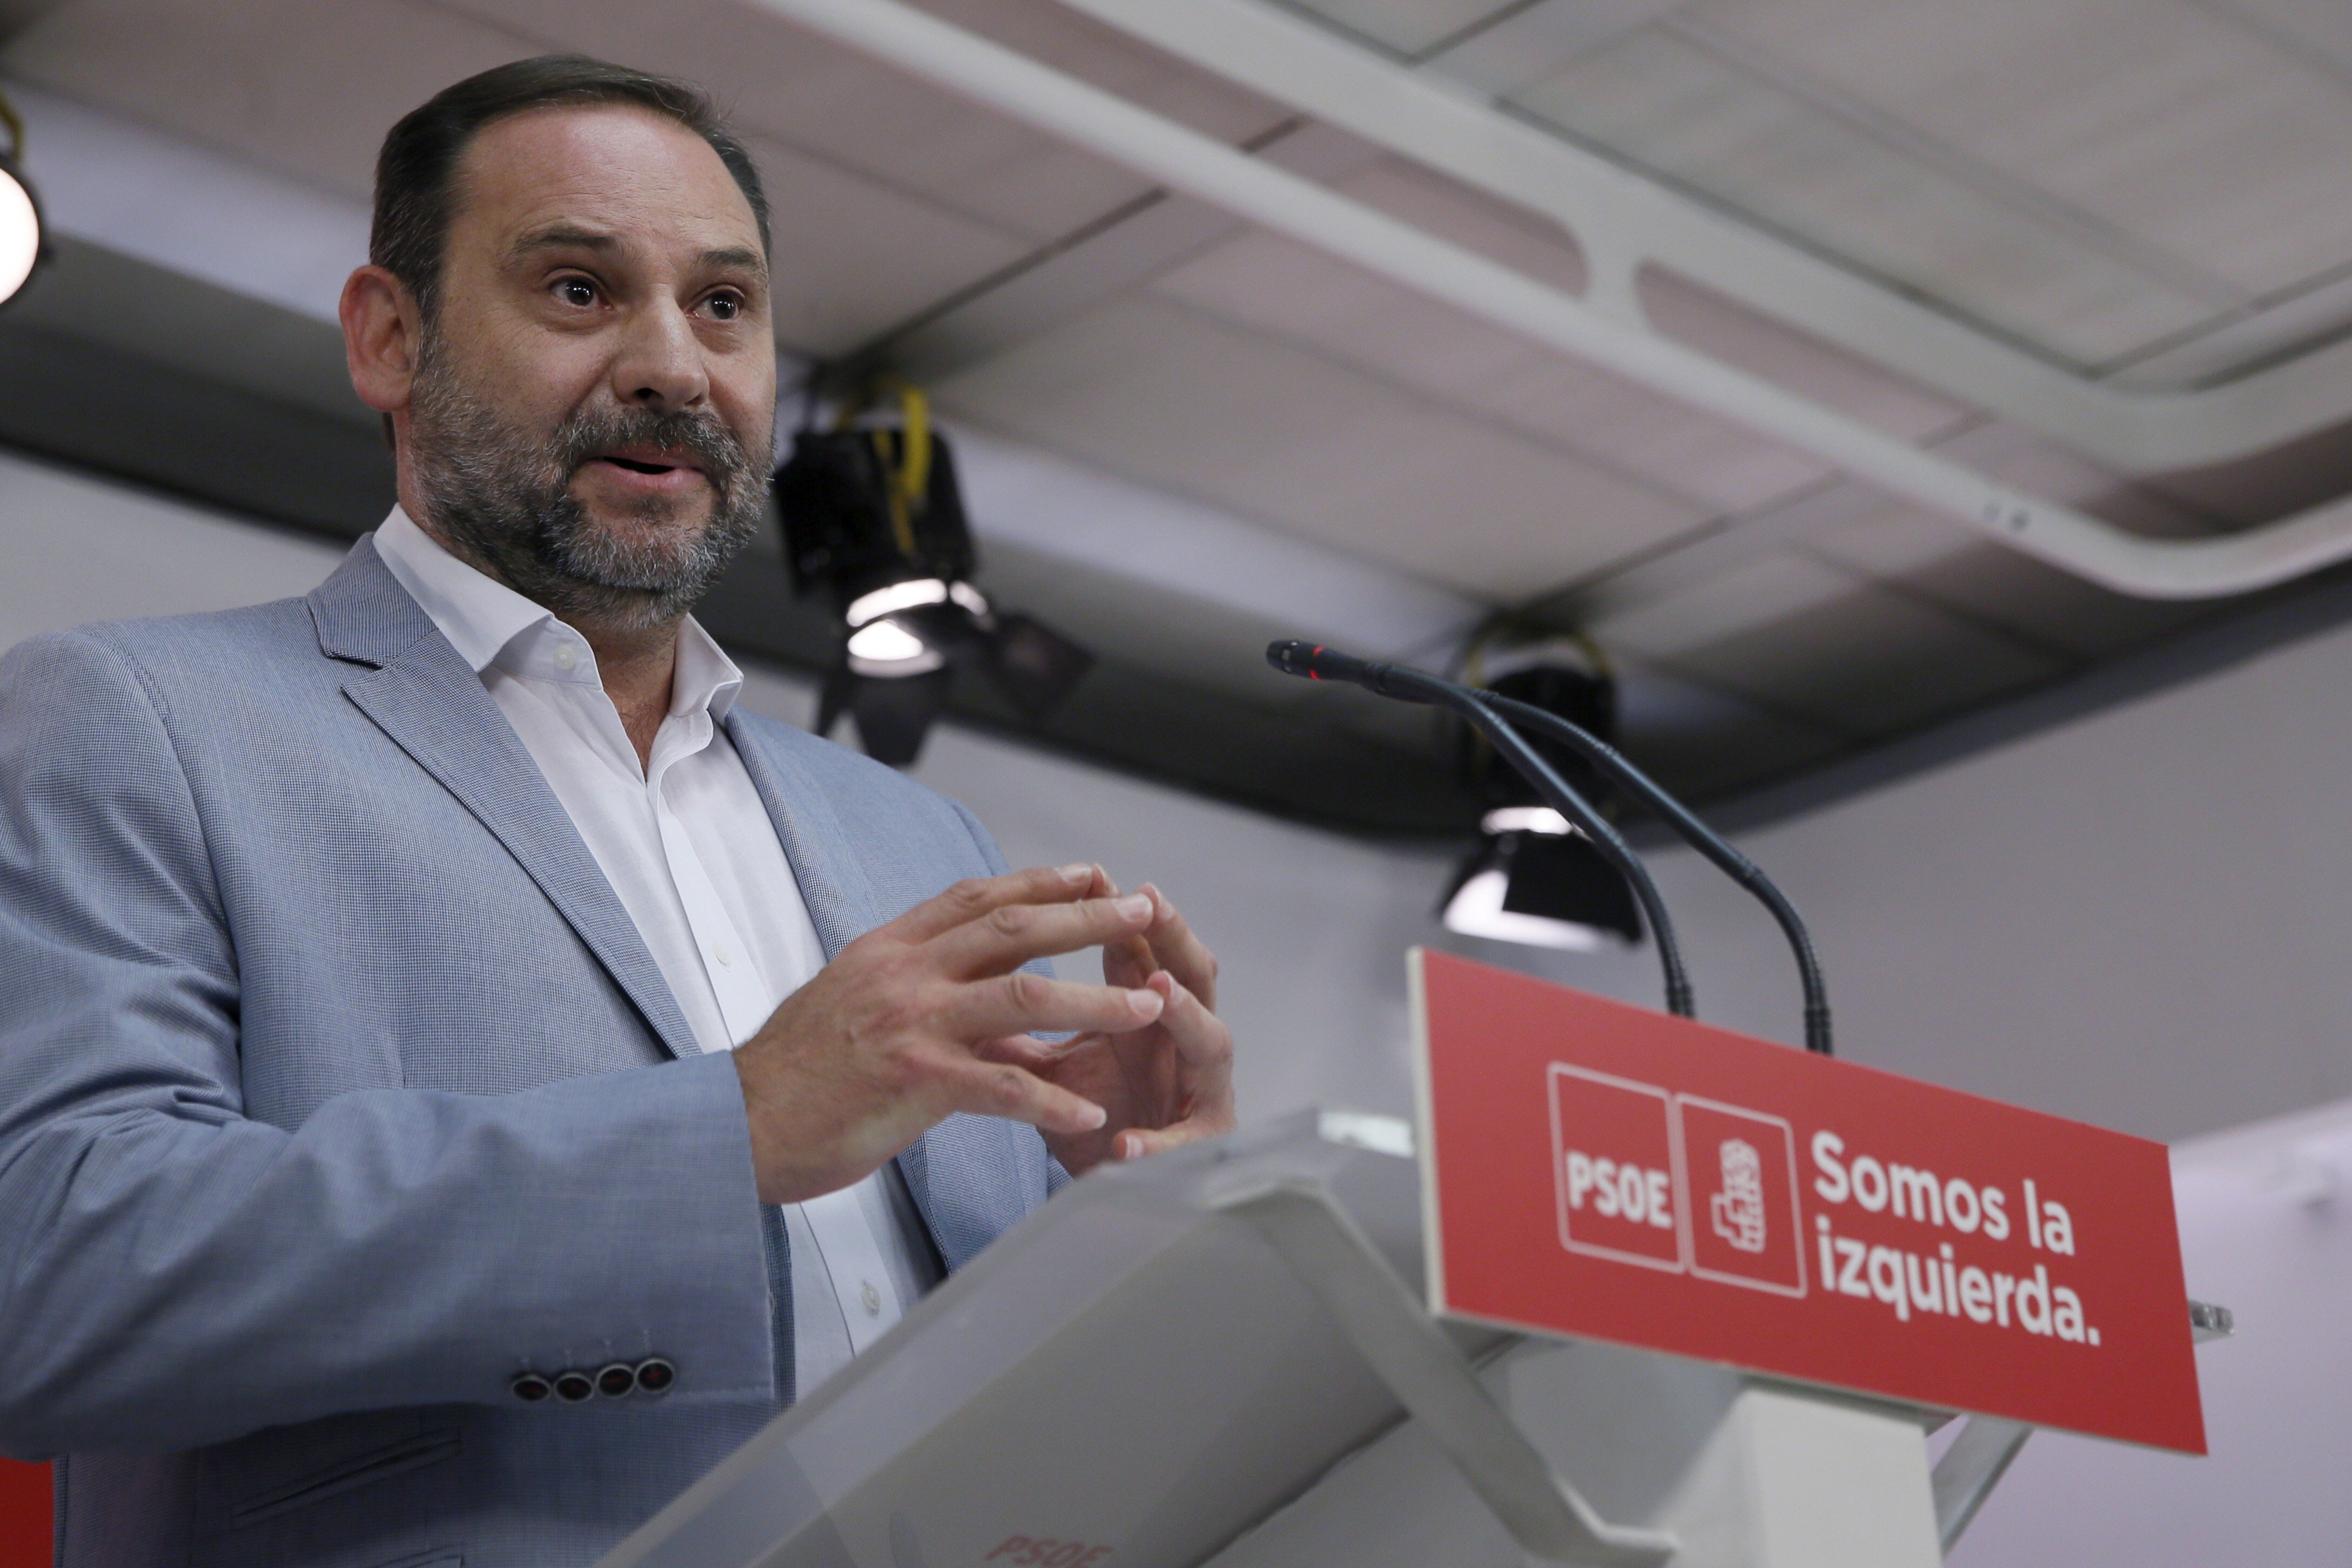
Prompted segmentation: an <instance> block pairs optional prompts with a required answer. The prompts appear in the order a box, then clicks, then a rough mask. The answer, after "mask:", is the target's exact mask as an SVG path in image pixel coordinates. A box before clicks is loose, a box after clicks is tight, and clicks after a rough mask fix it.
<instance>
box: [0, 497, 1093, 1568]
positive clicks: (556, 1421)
mask: <svg viewBox="0 0 2352 1568" xmlns="http://www.w3.org/2000/svg"><path fill="white" fill-rule="evenodd" d="M728 730H729V733H730V735H731V736H732V737H733V739H734V742H735V746H736V748H737V750H738V751H739V752H740V754H741V756H742V758H743V762H744V766H745V767H746V768H748V769H749V770H750V772H751V779H752V781H753V782H754V784H756V785H757V786H758V788H759V791H760V795H761V799H762V800H764V801H765V802H766V804H767V808H768V811H769V814H770V816H771V817H772V819H773V820H774V822H775V825H776V831H777V833H778V834H779V835H780V836H781V838H782V841H783V846H784V850H785V852H786V854H787V855H788V856H789V858H790V860H791V862H792V866H793V873H794V874H795V875H796V877H797V878H798V880H799V883H800V888H801V893H802V895H803V897H804V898H805V899H806V901H807V904H808V908H809V913H810V914H811V915H813V916H814V920H815V924H816V929H817V932H818V934H819V936H821V937H822V938H823V940H824V948H825V952H826V954H827V955H828V956H831V955H832V954H834V953H835V952H837V951H839V949H840V948H841V946H842V945H843V944H844V943H845V942H847V941H848V940H850V939H851V938H852V937H854V936H856V935H858V934H859V933H860V932H862V931H865V930H866V929H868V928H870V927H872V926H874V925H877V924H879V923H881V922H883V921H885V920H887V919H889V918H891V917H892V916H894V915H897V914H898V913H899V912H900V911H902V910H904V909H906V908H908V906H909V905H911V904H916V903H918V902H919V901H920V900H922V899H924V898H927V897H929V896H930V895H931V894H935V893H937V892H939V891H940V889H941V888H943V887H945V886H946V885H947V884H948V883H951V882H953V881H955V880H956V879H958V878H960V877H966V876H974V875H983V874H986V873H991V872H992V871H995V870H999V869H1002V864H1003V862H1002V860H1001V858H1000V857H999V856H998V855H997V853H996V851H995V849H994V846H993V845H992V843H991V842H990V841H989V839H988V837H987V835H986V833H985V832H984V831H982V829H981V827H980V826H979V824H978V823H977V822H975V821H973V820H972V819H971V816H970V815H969V814H968V813H967V812H965V811H964V810H962V808H961V807H959V806H956V805H954V804H952V803H950V802H949V801H946V800H941V799H940V798H939V797H938V796H936V795H933V794H931V793H930V792H929V791H928V790H925V789H922V788H920V787H919V786H918V785H915V784H913V783H911V782H909V781H908V780H907V779H903V778H901V777H899V776H898V774H896V773H893V772H891V771H890V770H889V769H887V768H881V767H877V766H876V765H875V764H873V763H871V762H869V761H867V760H866V758H862V757H859V756H857V755H856V754H854V753H852V752H849V751H846V750H844V749H842V748H840V747H835V746H831V745H829V744H827V743H825V742H824V741H822V740H819V739H816V738H814V737H811V736H808V735H806V734H803V733H802V732H801V731H798V730H795V729H793V728H790V727H785V726H782V725H777V724H773V723H770V722H768V721H765V720H762V719H759V718H756V717H752V716H748V715H745V714H743V713H742V712H741V710H740V709H739V710H737V712H736V714H735V715H733V716H730V719H729V721H728ZM899 1163H900V1168H901V1169H902V1171H903V1172H904V1174H905V1176H906V1179H907V1183H908V1187H909V1189H910V1190H911V1192H912V1194H913V1196H914V1199H915V1202H916V1204H917V1206H918V1207H919V1208H920V1209H921V1211H922V1214H923V1217H924V1218H925V1219H926V1221H927V1222H928V1223H929V1228H930V1232H931V1237H932V1239H933V1240H934V1241H935V1242H936V1244H937V1246H938V1247H939V1249H940V1254H941V1256H942V1258H943V1259H944V1260H945V1261H946V1262H947V1264H948V1265H949V1266H950V1268H952V1267H955V1266H957V1265H959V1264H961V1263H962V1262H963V1261H964V1260H967V1259H969V1258H970V1257H971V1255H972V1254H973V1253H974V1252H976V1251H977V1250H978V1249H980V1248H981V1247H982V1245H984V1244H985V1243H986V1242H987V1241H989V1240H990V1239H992V1238H993V1237H994V1236H996V1235H997V1234H998V1233H999V1232H1001V1231H1002V1230H1003V1229H1004V1228H1006V1227H1007V1226H1009V1225H1010V1224H1012V1223H1013V1221H1014V1220H1016V1219H1018V1218H1020V1217H1021V1216H1022V1215H1023V1214H1024V1213H1026V1212H1028V1211H1029V1210H1031V1209H1033V1208H1034V1207H1037V1206H1038V1205H1039V1204H1041V1203H1043V1202H1044V1201H1045V1197H1046V1196H1047V1192H1048V1189H1049V1187H1050V1186H1053V1185H1057V1183H1058V1180H1059V1179H1062V1178H1061V1173H1060V1171H1059V1168H1058V1167H1057V1166H1054V1165H1053V1164H1052V1162H1051V1161H1050V1160H1049V1158H1048V1157H1047V1155H1046V1152H1045V1145H1044V1144H1043V1142H1042V1141H1041V1140H1040V1139H1039V1138H1038V1137H1037V1135H1036V1134H1035V1133H1034V1132H1033V1131H1032V1130H1030V1129H1028V1128H1026V1127H1024V1126H1020V1125H1017V1124H1013V1123H1009V1122H1003V1121H997V1120H993V1119H988V1118H981V1117H971V1116H957V1117H951V1118H950V1119H949V1120H948V1121H947V1122H945V1123H942V1124H940V1126H938V1127H937V1128H935V1129H933V1130H932V1131H931V1132H930V1133H929V1134H928V1135H927V1136H925V1137H924V1138H923V1139H922V1140H921V1141H920V1142H919V1144H917V1145H915V1146H914V1147H913V1148H912V1149H910V1150H908V1152H907V1153H906V1154H905V1155H902V1156H900V1161H899ZM768 1229H769V1228H767V1227H763V1225H762V1223H761V1218H760V1209H759V1207H758V1204H757V1202H756V1199H755V1197H754V1195H753V1186H752V1175H751V1152H750V1145H749V1137H748V1134H747V1131H746V1126H745V1121H744V1115H743V1105H742V1098H741V1094H740V1091H739V1089H738V1086H737V1080H736V1076H735V1069H734V1067H733V1065H732V1063H731V1062H730V1060H729V1059H728V1058H727V1057H725V1056H702V1055H699V1054H698V1053H697V1051H696V1050H695V1046H694V1043H693V1040H692V1039H691V1038H690V1036H689V1034H688V1029H687V1024H686V1020H685V1019H684V1017H683V1016H682V1015H681V1013H680V1012H679V1009H678V1007H677V1002H676V1001H675V1000H674V999H673V998H672V997H671V996H670V994H669V992H668V990H667V988H666V987H665V985H664V983H663V980H662V977H661V974H660V971H659V970H658V969H657V968H656V966H655V964H654V960H653V957H652V956H651V954H650V953H648V951H647V950H646V946H645V944H644V942H643V940H642V939H641V938H640V937H639V936H638V934H637V932H636V929H635V926H634V925H632V924H631V922H630V920H629V917H628V915H626V914H625V912H624V910H623V908H622V906H621V903H620V900H619V899H618V898H617V897H616V896H615V895H614V893H613V891H612V888H611V887H610V885H609V884H608V883H606V882H605V881H604V877H603V875H602V874H601V873H599V871H598V870H597V867H596V863H595V862H594V860H593V858H592V857H591V856H590V854H589V852H588V850H587V848H586V846H585V845H584V844H583V843H582V841H581V840H580V837H579V835H578V834H577V833H576V832H575V831H573V829H572V823H571V820H570V818H569V817H568V816H566V814H565V812H564V810H563V808H562V805H561V804H560V803H559V802H558V801H557V800H556V798H555V796H554V794H553V793H552V792H551V790H550V789H549V788H548V786H547V784H546V783H545V781H544V780H543V779H542V778H541V775H540V773H539V770H538V768H537V767H536V766H535V765H534V764H533V763H532V761H531V758H530V754H529V753H528V752H527V751H525V750H524V748H523V747H522V744H521V743H520V741H519V740H518V739H517V738H516V737H515V734H514V731H513V730H512V728H511V727H509V725H508V723H507V721H506V719H505V717H504V716H503V715H501V714H500V713H499V709H498V706H497V705H496V704H495V703H493V702H492V701H491V699H490V697H489V696H488V694H487V693H486V692H485V691H484V690H483V688H482V684H481V682H480V681H479V679H478V678H477V677H476V675H475V674H474V672H473V671H472V670H471V669H470V668H468V667H467V664H466V663H465V662H464V661H463V660H462V659H461V658H459V657H458V655H457V652H456V650H454V649H453V648H451V647H450V645H449V643H447V641H446V639H445V638H443V637H442V635H441V634H440V632H438V631H437V630H436V628H435V627H434V625H433V623H432V622H431V621H430V620H429V619H428V618H427V617H426V616H425V612H423V611H422V610H420V609H419V608H418V607H417V605H416V603H415V601H413V600H412V599H410V598H409V596H408V594H407V593H406V591H404V590H403V589H402V588H401V587H400V586H399V584H398V582H397V581H396V580H394V578H393V577H392V575H391V573H390V572H389V571H387V570H385V569H384V567H383V563H382V561H381V560H380V559H378V558H377V556H376V554H375V550H374V547H373V544H372V543H371V542H369V541H367V540H362V542H361V543H360V544H359V546H358V547H357V548H356V549H353V550H352V553H351V555H350V556H349V557H348V558H347V559H345V560H344V561H343V563H342V565H341V567H340V568H339V569H338V570H336V571H335V573H334V575H333V576H332V577H331V578H329V579H328V580H327V581H326V582H325V583H324V584H322V585H321V586H320V588H319V589H318V591H316V592H314V593H312V594H311V595H310V597H309V598H308V599H305V600H289V601H282V602H279V603H275V604H265V605H260V606H257V607H256V608H253V609H250V610H241V611H234V612H226V613H223V614H217V615H203V616H192V617H185V618H180V619H173V620H164V621H148V622H122V623H118V624H112V625H102V626H93V627H89V628H85V629H83V630H80V631H78V632H66V633H63V634H60V635H55V636H47V637H40V638H36V639H34V640H32V641H31V642H28V643H25V644H23V645H21V646H20V647H18V648H17V649H16V650H15V651H14V652H13V653H10V654H9V655H8V656H7V658H6V659H5V661H0V1451H5V1452H8V1453H11V1454H16V1455H20V1456H25V1457H46V1456H55V1455H67V1456H70V1457H68V1458H65V1459H63V1460H62V1461H61V1462H60V1463H59V1465H58V1470H57V1476H58V1498H59V1507H58V1516H59V1524H60V1530H61V1532H62V1537H61V1555H60V1558H59V1561H60V1563H63V1564H67V1565H68V1568H98V1565H101V1564H103V1565H107V1568H113V1565H116V1564H126V1565H127V1564H138V1565H141V1568H146V1565H149V1564H161V1563H172V1564H179V1563H187V1564H215V1563H217V1564H236V1565H238V1568H256V1565H268V1564H281V1563H283V1564H297V1563H299V1564H303V1565H305V1568H309V1565H317V1568H388V1565H391V1564H401V1565H403V1568H424V1565H426V1564H431V1565H433V1568H448V1565H451V1564H457V1563H464V1564H467V1568H507V1565H509V1564H511V1565H518V1568H520V1565H531V1568H537V1565H541V1564H586V1563H592V1562H593V1561H594V1560H595V1559H596V1558H597V1557H598V1556H599V1555H601V1554H602V1553H603V1552H604V1550H605V1549H606V1548H607V1547H608V1546H610V1545H611V1544H612V1543H613V1542H616V1541H617V1540H619V1539H620V1538H621V1537H622V1536H623V1535H624V1534H625V1533H626V1532H627V1531H629V1530H630V1529H632V1528H633V1527H634V1526H635V1525H636V1524H637V1523H639V1522H640V1521H643V1520H644V1519H646V1517H647V1516H648V1515H650V1514H651V1513H653V1512H654V1511H656V1509H657V1508H659V1507H660V1506H661V1505H662V1504H663V1503H664V1502H666V1501H667V1500H669V1499H670V1498H671V1497H673V1496H674V1495H676V1494H677V1492H678V1491H680V1490H683V1489H684V1488H685V1487H686V1486H687V1485H688V1483H689V1482H691V1481H692V1480H693V1479H695V1478H696V1477H698V1476H699V1475H700V1474H701V1473H702V1472H703V1471H704V1470H706V1469H709V1467H710V1466H712V1465H713V1464H715V1463H716V1462H717V1461H718V1460H719V1459H720V1458H724V1457H725V1456H726V1455H727V1454H728V1453H729V1452H730V1451H731V1450H732V1449H733V1448H735V1447H736V1446H737V1445H738V1444H740V1443H741V1442H742V1441H743V1440H744V1439H745V1438H747V1437H750V1436H751V1434H752V1433H753V1432H755V1431H757V1430H758V1429H759V1427H761V1425H762V1424H764V1423H765V1422H766V1421H768V1420H769V1419H770V1418H772V1416H774V1415H775V1414H776V1413H777V1410H778V1409H779V1407H780V1403H781V1401H782V1399H784V1398H786V1397H789V1390H788V1389H785V1388H782V1387H780V1386H779V1368H780V1367H782V1369H784V1371H783V1375H784V1376H785V1377H787V1378H788V1377H789V1369H790V1366H791V1352H790V1344H789V1339H788V1335H789V1323H788V1321H786V1322H783V1323H782V1325H781V1326H780V1323H779V1317H780V1316H781V1317H782V1318H784V1319H786V1320H788V1317H789V1314H788V1313H785V1314H776V1313H772V1311H771V1291H772V1281H777V1280H779V1278H780V1275H779V1272H778V1271H779V1270H781V1269H782V1260H781V1259H779V1258H778V1257H777V1256H776V1255H775V1248H774V1242H773V1240H772V1239H768V1238H767V1237H765V1236H764V1235H763V1232H765V1231H766V1230H768ZM781 1278H788V1276H781ZM787 1299H788V1298H787ZM648 1355H660V1356H665V1357H667V1358H668V1359H669V1360H671V1361H673V1362H674V1363H675V1364H677V1371H678V1377H677V1386H676V1387H675V1389H674V1390H673V1391H671V1392H670V1393H668V1394H667V1395H665V1396H661V1397H660V1398H658V1399H656V1398H652V1397H649V1396H643V1395H633V1396H627V1397H625V1398H620V1399H612V1398H602V1397H600V1398H598V1399H596V1400H594V1401H592V1402H590V1403H587V1404H582V1405H576V1406H568V1405H562V1404H560V1403H558V1402H556V1401H553V1400H549V1401H546V1402H545V1403H543V1404H540V1405H525V1404H522V1403H520V1401H518V1400H517V1399H516V1398H515V1397H514V1396H512V1395H511V1394H510V1393H509V1381H510V1380H511V1379H512V1378H513V1377H514V1376H515V1375H516V1374H518V1373H519V1372H521V1371H524V1370H526V1369H532V1370H538V1371H541V1372H553V1371H556V1370H559V1369H562V1368H565V1367H586V1368H591V1369H593V1368H595V1367H597V1366H601V1365H604V1364H608V1363H611V1362H614V1361H635V1360H637V1359H639V1358H642V1357H646V1356H648Z"/></svg>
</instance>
